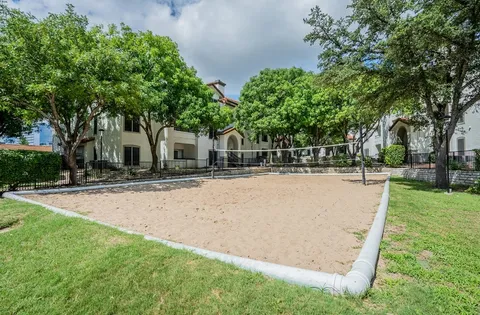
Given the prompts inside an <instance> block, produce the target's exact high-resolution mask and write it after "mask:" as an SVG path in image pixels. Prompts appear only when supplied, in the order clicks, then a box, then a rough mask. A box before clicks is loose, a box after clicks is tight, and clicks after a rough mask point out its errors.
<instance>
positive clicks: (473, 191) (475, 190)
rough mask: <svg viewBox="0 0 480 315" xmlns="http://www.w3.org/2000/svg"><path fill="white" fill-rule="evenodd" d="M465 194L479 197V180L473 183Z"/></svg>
mask: <svg viewBox="0 0 480 315" xmlns="http://www.w3.org/2000/svg"><path fill="white" fill-rule="evenodd" d="M467 192H469V193H471V194H479V195H480V179H477V180H476V181H475V184H473V185H472V186H471V187H470V188H468V189H467Z"/></svg>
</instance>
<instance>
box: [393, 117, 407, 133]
mask: <svg viewBox="0 0 480 315" xmlns="http://www.w3.org/2000/svg"><path fill="white" fill-rule="evenodd" d="M398 122H402V123H404V124H407V125H408V124H410V121H409V120H408V118H405V117H400V118H397V119H395V120H394V121H393V122H392V125H391V126H390V128H388V131H392V129H393V127H395V125H396V124H397V123H398Z"/></svg>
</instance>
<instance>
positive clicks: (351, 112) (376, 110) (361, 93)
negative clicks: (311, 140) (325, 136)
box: [317, 67, 390, 159]
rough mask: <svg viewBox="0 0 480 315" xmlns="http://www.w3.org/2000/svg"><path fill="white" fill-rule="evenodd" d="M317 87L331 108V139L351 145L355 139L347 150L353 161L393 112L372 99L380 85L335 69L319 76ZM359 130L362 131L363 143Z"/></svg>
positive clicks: (372, 79)
mask: <svg viewBox="0 0 480 315" xmlns="http://www.w3.org/2000/svg"><path fill="white" fill-rule="evenodd" d="M317 83H318V84H319V86H320V87H321V90H322V92H323V93H322V97H323V98H326V99H327V100H329V102H330V104H331V106H330V107H329V111H328V112H326V121H327V123H326V124H327V126H328V127H329V129H330V132H331V136H332V137H333V136H337V137H339V138H340V139H341V140H342V141H343V143H349V142H350V141H351V139H350V137H351V136H355V137H356V138H355V139H354V144H353V145H351V146H350V145H349V146H346V151H347V153H348V154H349V155H350V158H351V159H354V158H355V157H356V156H357V154H358V152H359V151H360V146H361V144H362V143H365V142H367V141H368V139H370V138H371V136H372V135H373V134H374V132H375V131H376V130H377V128H378V125H379V123H380V119H381V118H382V117H383V116H384V115H385V114H387V113H388V111H389V110H390V107H389V106H385V105H384V103H383V102H382V101H381V100H380V99H377V98H376V97H373V95H374V94H375V93H376V92H377V89H378V86H379V82H378V80H377V78H376V77H375V76H373V75H371V74H362V73H356V75H355V77H352V72H351V71H350V70H349V69H346V68H345V67H336V68H333V69H331V70H329V71H325V72H323V73H322V74H320V75H319V77H318V79H317ZM360 127H361V128H362V130H363V135H362V138H361V139H360V137H359V136H360Z"/></svg>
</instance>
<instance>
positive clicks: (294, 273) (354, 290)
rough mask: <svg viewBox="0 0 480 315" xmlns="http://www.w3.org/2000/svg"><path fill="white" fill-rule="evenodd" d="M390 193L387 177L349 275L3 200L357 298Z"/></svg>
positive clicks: (370, 269) (374, 255)
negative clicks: (250, 256)
mask: <svg viewBox="0 0 480 315" xmlns="http://www.w3.org/2000/svg"><path fill="white" fill-rule="evenodd" d="M253 175H259V174H253ZM272 175H274V174H272ZM282 175H283V174H282ZM293 175H297V174H293ZM342 175H345V174H342ZM354 175H358V174H354ZM245 176H252V174H248V175H231V176H228V177H222V178H231V177H245ZM219 178H220V177H219ZM198 179H202V178H189V179H175V180H167V181H165V180H164V181H155V182H145V183H143V184H151V183H158V182H163V183H166V182H178V181H182V180H183V181H190V180H198ZM135 185H142V184H140V183H135ZM101 186H104V185H100V186H99V188H110V187H125V186H130V185H129V184H116V185H111V186H109V187H101ZM87 188H89V189H88V190H91V189H99V188H94V186H91V187H87ZM67 189H69V190H67ZM80 190H81V189H75V188H66V189H57V190H55V191H56V193H58V192H67V191H80ZM83 190H86V189H83ZM389 192H390V177H388V178H387V180H386V182H385V186H384V191H383V194H382V199H381V202H380V205H379V207H378V211H377V214H376V216H375V219H374V221H373V223H372V226H371V228H370V231H369V233H368V236H367V238H366V240H365V243H364V245H363V247H362V250H361V251H360V255H359V256H358V258H357V260H356V261H355V262H354V263H353V266H352V269H351V270H350V272H348V273H347V275H346V276H342V275H339V274H330V273H325V272H319V271H313V270H307V269H301V268H295V267H289V266H284V265H278V264H273V263H268V262H263V261H258V260H253V259H248V258H243V257H238V256H234V255H228V254H223V253H219V252H214V251H210V250H206V249H202V248H197V247H192V246H187V245H184V244H180V243H175V242H171V241H167V240H163V239H159V238H156V237H153V236H149V235H144V234H142V233H139V232H135V231H131V230H128V229H124V228H121V227H118V226H114V225H112V224H109V223H105V222H102V221H98V220H95V219H92V218H89V217H87V216H84V215H81V214H78V213H76V212H73V211H68V210H65V209H61V208H56V207H53V206H49V205H46V204H43V203H41V202H38V201H34V200H30V199H27V198H25V197H21V196H20V195H25V194H35V193H39V191H27V192H22V194H19V193H12V192H7V193H4V194H3V197H4V198H8V199H13V200H17V201H22V202H28V203H31V204H34V205H39V206H42V207H44V208H46V209H48V210H50V211H53V212H54V213H58V214H61V215H64V216H68V217H75V218H81V219H84V220H87V221H91V222H95V223H98V224H101V225H104V226H108V227H112V228H115V229H117V230H120V231H122V232H125V233H129V234H135V235H142V236H143V237H144V238H145V239H146V240H151V241H155V242H159V243H162V244H164V245H166V246H169V247H172V248H176V249H181V250H188V251H191V252H193V253H195V254H198V255H201V256H204V257H207V258H210V259H216V260H219V261H222V262H225V263H229V264H233V265H235V266H237V267H240V268H242V269H245V270H249V271H253V272H259V273H262V274H264V275H267V276H270V277H273V278H276V279H280V280H283V281H286V282H289V283H293V284H297V285H301V286H306V287H310V288H315V289H320V290H324V291H327V292H330V293H332V294H344V293H349V294H354V295H360V294H363V293H364V292H366V291H367V290H368V289H369V288H370V285H371V283H372V281H373V278H374V276H375V269H376V263H377V259H378V255H379V249H380V242H381V240H382V236H383V230H384V227H385V220H386V215H387V211H388V201H389ZM44 193H54V192H52V190H49V191H48V192H44Z"/></svg>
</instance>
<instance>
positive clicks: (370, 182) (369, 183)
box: [342, 177, 387, 186]
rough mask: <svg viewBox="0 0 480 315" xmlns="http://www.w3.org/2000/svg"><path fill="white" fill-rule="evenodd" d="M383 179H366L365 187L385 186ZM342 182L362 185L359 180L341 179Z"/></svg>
mask: <svg viewBox="0 0 480 315" xmlns="http://www.w3.org/2000/svg"><path fill="white" fill-rule="evenodd" d="M386 179H387V178H386V177H385V179H368V178H367V186H373V185H383V184H385V181H386ZM342 181H343V182H349V183H352V184H358V185H363V182H362V180H361V179H342Z"/></svg>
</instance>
